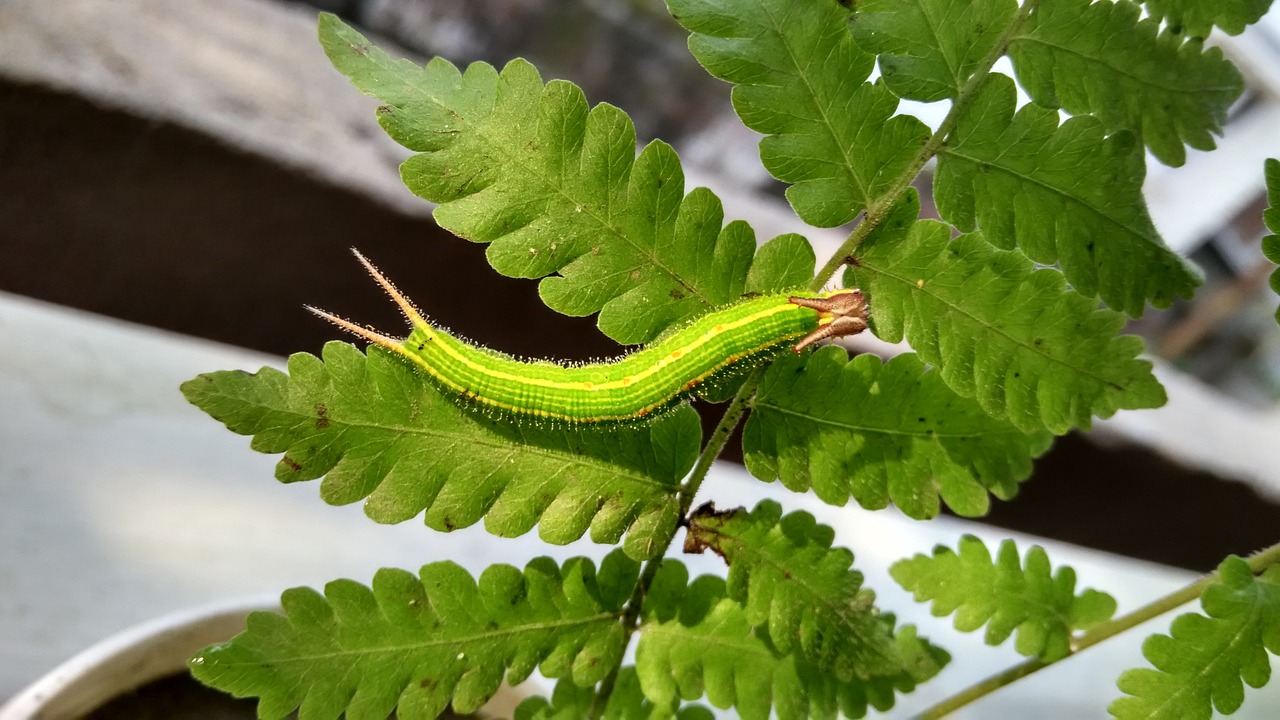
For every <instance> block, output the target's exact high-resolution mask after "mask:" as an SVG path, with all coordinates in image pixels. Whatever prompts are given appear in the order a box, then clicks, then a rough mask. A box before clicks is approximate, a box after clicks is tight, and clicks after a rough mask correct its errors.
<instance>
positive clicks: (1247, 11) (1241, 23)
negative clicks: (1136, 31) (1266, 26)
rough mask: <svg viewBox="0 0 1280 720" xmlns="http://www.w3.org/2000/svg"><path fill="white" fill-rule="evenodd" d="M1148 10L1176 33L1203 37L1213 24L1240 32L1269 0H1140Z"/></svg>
mask: <svg viewBox="0 0 1280 720" xmlns="http://www.w3.org/2000/svg"><path fill="white" fill-rule="evenodd" d="M1142 4H1143V5H1145V6H1146V8H1147V12H1148V13H1149V14H1150V15H1151V16H1152V17H1154V18H1156V19H1158V20H1159V19H1163V20H1164V21H1165V22H1166V23H1168V24H1169V26H1170V27H1171V30H1172V31H1173V32H1175V33H1180V34H1183V35H1187V36H1188V37H1194V38H1206V37H1208V36H1209V31H1210V30H1212V29H1213V26H1214V25H1217V26H1218V27H1219V28H1222V30H1223V31H1224V32H1226V33H1227V34H1228V35H1239V34H1240V33H1242V32H1244V29H1245V27H1246V26H1249V25H1252V24H1254V23H1256V22H1258V20H1260V19H1261V18H1262V16H1263V15H1265V14H1267V10H1268V9H1270V7H1271V0H1143V2H1142Z"/></svg>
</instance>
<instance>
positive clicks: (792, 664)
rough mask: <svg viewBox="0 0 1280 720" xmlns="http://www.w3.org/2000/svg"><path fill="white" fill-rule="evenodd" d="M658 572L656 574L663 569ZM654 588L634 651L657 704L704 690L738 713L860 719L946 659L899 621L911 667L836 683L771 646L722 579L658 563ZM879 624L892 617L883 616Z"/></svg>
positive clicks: (899, 639)
mask: <svg viewBox="0 0 1280 720" xmlns="http://www.w3.org/2000/svg"><path fill="white" fill-rule="evenodd" d="M664 575H665V577H662V576H664ZM659 576H660V577H659V578H658V584H657V587H660V588H661V589H662V591H661V592H660V593H658V594H653V593H651V594H650V595H649V596H648V597H647V598H646V599H645V608H646V610H645V616H646V619H645V622H644V624H643V625H641V628H640V632H641V637H640V643H639V645H638V646H637V648H636V671H637V673H638V674H639V676H640V684H641V687H643V688H644V692H645V695H646V696H647V697H648V698H650V699H651V700H653V701H655V702H671V701H674V699H675V698H684V699H686V700H692V699H696V698H699V697H702V696H703V695H704V694H705V696H706V698H707V701H708V702H710V703H711V704H712V705H714V706H715V707H719V708H730V707H732V708H734V709H735V710H736V711H737V713H738V716H739V717H742V718H745V719H746V720H755V719H760V720H764V719H765V718H768V717H770V711H771V710H772V712H773V713H774V715H775V716H776V717H778V718H779V719H780V720H799V719H802V718H809V717H814V718H832V717H835V715H836V713H837V711H838V712H841V713H843V714H844V716H845V717H851V718H860V717H863V716H865V715H866V713H867V708H868V707H869V706H870V707H874V708H876V709H878V710H887V709H889V708H891V707H893V704H894V700H895V693H906V692H911V691H912V690H914V689H915V687H916V685H918V684H919V683H922V682H924V681H925V680H928V679H929V678H931V677H933V676H934V675H936V674H937V672H938V671H939V670H940V669H941V668H942V666H943V665H945V664H946V663H947V661H948V660H949V659H950V656H948V655H947V653H946V652H945V651H943V650H941V649H939V648H936V647H934V646H932V645H930V644H929V643H928V642H927V641H925V640H922V639H920V638H919V637H917V636H916V633H915V628H914V627H911V626H904V627H902V628H900V629H898V630H897V631H896V633H895V641H896V643H897V650H898V653H899V654H900V656H901V657H902V658H903V659H904V660H905V661H906V666H907V667H908V668H909V669H908V670H906V671H903V672H902V673H899V674H897V675H894V676H886V677H876V678H872V679H870V680H857V679H855V680H853V681H850V682H842V681H840V680H839V679H837V678H836V677H835V676H833V675H831V674H829V673H825V672H823V671H822V670H821V669H819V668H818V667H817V666H815V665H813V664H812V663H809V662H808V661H806V660H804V659H803V658H802V656H801V655H800V654H796V653H793V654H790V655H788V654H785V653H782V652H781V651H779V650H778V649H777V647H776V645H775V644H774V643H773V642H772V641H771V640H770V639H769V636H768V632H767V631H766V630H765V629H764V628H762V627H753V626H752V623H751V621H750V620H749V618H748V616H747V610H746V609H745V608H744V607H743V606H742V605H740V604H739V603H737V602H735V601H734V600H732V599H729V598H728V597H726V596H725V584H724V581H723V580H721V579H720V578H717V577H711V576H703V577H700V578H698V579H697V580H695V581H694V582H693V583H692V584H688V585H686V580H687V577H688V575H687V571H685V569H684V566H683V565H680V564H678V563H674V562H671V561H666V562H664V563H663V566H662V569H661V570H660V571H659ZM883 621H884V622H886V623H890V630H892V626H891V623H892V619H891V618H890V617H889V616H885V617H884V619H883Z"/></svg>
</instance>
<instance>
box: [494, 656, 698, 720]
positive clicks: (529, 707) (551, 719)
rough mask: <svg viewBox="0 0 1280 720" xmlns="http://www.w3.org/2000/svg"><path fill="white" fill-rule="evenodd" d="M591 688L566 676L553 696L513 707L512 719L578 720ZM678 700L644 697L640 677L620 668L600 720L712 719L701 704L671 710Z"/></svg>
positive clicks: (585, 709) (587, 706) (631, 669)
mask: <svg viewBox="0 0 1280 720" xmlns="http://www.w3.org/2000/svg"><path fill="white" fill-rule="evenodd" d="M595 696H596V689H595V688H594V687H581V686H579V685H577V684H576V683H574V682H573V681H572V680H570V679H568V678H562V679H561V680H559V681H558V682H557V683H556V689H555V693H554V695H552V697H551V701H550V702H548V701H547V700H546V699H545V698H540V697H531V698H529V699H527V700H525V701H524V702H522V703H520V706H519V707H517V708H516V713H515V720H582V718H585V717H589V715H588V713H589V711H590V709H591V703H592V701H593V700H595ZM678 704H679V701H674V702H673V703H670V704H655V703H653V702H652V701H650V700H649V699H648V698H646V697H645V696H644V691H643V690H641V689H640V678H639V677H637V676H636V669H635V668H634V667H631V666H626V667H624V668H622V670H621V672H619V673H618V680H617V683H615V684H614V686H613V692H612V693H611V694H610V695H609V703H608V705H606V706H605V709H604V715H602V716H601V718H602V720H669V719H671V718H674V719H675V720H714V718H715V716H714V715H713V714H712V713H711V711H710V710H708V709H707V708H705V707H703V706H702V705H685V706H683V707H681V708H679V710H676V709H675V705H678Z"/></svg>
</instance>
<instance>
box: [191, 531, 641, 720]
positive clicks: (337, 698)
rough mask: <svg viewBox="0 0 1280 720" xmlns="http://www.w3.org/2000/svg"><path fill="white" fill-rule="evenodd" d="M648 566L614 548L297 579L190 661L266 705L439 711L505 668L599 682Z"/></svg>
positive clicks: (490, 686) (516, 675)
mask: <svg viewBox="0 0 1280 720" xmlns="http://www.w3.org/2000/svg"><path fill="white" fill-rule="evenodd" d="M638 570H639V566H638V565H637V564H636V563H635V562H634V561H632V560H630V559H628V558H626V556H624V555H623V554H622V553H621V552H617V551H615V552H614V553H612V554H611V555H610V556H609V557H608V558H606V559H605V560H604V561H603V563H602V565H601V571H600V574H599V577H597V575H596V571H595V566H594V565H592V563H591V561H590V560H587V559H585V558H576V559H573V560H569V561H567V562H566V563H565V564H564V565H563V567H557V566H556V564H555V562H554V561H552V560H551V559H550V558H538V559H536V560H534V561H532V562H530V563H529V565H528V566H526V567H525V569H524V572H521V571H520V570H519V569H517V568H514V567H511V566H510V565H493V566H491V567H489V568H488V569H487V570H485V571H484V573H483V574H482V575H481V576H480V579H479V582H478V583H477V581H476V580H473V579H472V577H471V575H469V574H468V573H467V571H466V570H463V569H462V568H461V567H459V566H458V565H455V564H454V563H451V562H438V563H432V564H430V565H426V566H423V568H422V570H421V573H420V574H419V575H418V576H414V575H413V574H412V573H409V572H406V571H403V570H392V569H382V570H379V571H378V573H377V574H376V575H374V578H373V586H372V588H369V587H365V586H364V585H361V584H359V583H356V582H354V581H351V580H335V581H333V582H331V583H329V584H328V585H327V586H325V593H324V595H321V594H320V593H318V592H316V591H314V590H312V589H310V588H294V589H292V590H287V591H285V593H284V594H283V595H282V596H281V602H282V604H283V606H284V615H277V614H275V613H267V612H258V613H254V614H252V615H250V616H249V621H248V627H247V629H246V630H245V631H244V632H243V633H241V634H240V635H237V636H236V637H235V638H233V639H232V640H231V641H230V642H227V643H224V644H221V645H214V646H213V647H210V648H207V649H206V650H204V651H203V652H201V653H200V654H199V655H197V656H196V657H195V658H194V659H192V661H191V670H192V673H193V674H194V675H195V676H196V678H197V679H199V680H200V681H201V682H203V683H205V684H207V685H210V686H212V687H215V688H218V689H221V690H224V691H227V692H230V693H232V694H234V695H236V696H240V697H243V696H257V697H259V698H260V700H259V705H258V715H259V717H263V718H278V717H284V716H285V715H287V714H288V713H290V712H292V711H293V710H295V709H298V710H299V713H300V715H301V716H302V717H307V718H309V717H337V716H338V715H339V714H341V713H345V716H346V717H348V718H351V719H352V720H356V719H357V718H379V719H381V718H386V717H388V716H389V715H390V714H391V712H392V711H393V710H394V711H395V713H396V716H397V717H399V718H402V719H404V720H409V719H411V718H434V717H436V716H437V715H439V714H440V712H441V711H443V710H444V708H445V707H446V706H448V705H450V704H452V706H453V708H454V709H455V710H457V711H459V712H464V713H465V712H472V711H474V710H476V709H477V708H479V707H480V706H481V705H482V704H483V703H484V702H485V701H486V700H488V699H489V698H490V697H491V696H492V695H493V694H494V692H496V691H497V689H498V687H499V685H500V684H501V683H502V679H503V676H504V675H505V676H506V678H507V681H508V682H510V683H512V684H515V683H518V682H520V681H522V680H523V679H524V678H526V677H528V676H529V674H530V673H532V672H533V671H534V669H540V670H541V671H542V673H543V674H544V675H547V676H548V677H567V676H572V677H573V678H574V680H575V682H577V683H579V684H584V685H590V684H593V683H595V682H598V681H599V680H600V679H601V677H602V676H603V675H604V674H605V673H607V672H608V671H609V669H610V668H611V667H612V665H613V664H614V663H616V662H617V661H618V660H619V659H620V657H621V654H622V650H623V638H624V634H623V632H622V626H621V624H620V623H618V618H619V617H620V616H621V609H622V605H623V604H624V603H625V601H626V598H627V597H628V596H629V594H630V592H631V586H632V584H633V583H634V582H635V580H636V578H637V576H638V574H639V573H638Z"/></svg>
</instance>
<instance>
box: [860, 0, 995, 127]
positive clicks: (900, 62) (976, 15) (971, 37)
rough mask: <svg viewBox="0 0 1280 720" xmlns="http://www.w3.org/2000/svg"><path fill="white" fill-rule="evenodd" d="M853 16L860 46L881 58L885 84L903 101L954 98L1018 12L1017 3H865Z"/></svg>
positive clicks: (971, 0)
mask: <svg viewBox="0 0 1280 720" xmlns="http://www.w3.org/2000/svg"><path fill="white" fill-rule="evenodd" d="M857 10H858V11H857V13H855V14H854V16H853V24H852V28H853V37H854V39H855V40H856V41H857V43H858V46H859V47H861V48H863V49H864V50H867V51H868V52H872V53H875V54H876V55H878V56H879V63H880V73H881V76H882V77H883V78H884V83H885V85H886V86H888V88H889V89H890V90H892V91H893V92H894V94H896V95H897V96H898V97H901V98H908V99H911V100H919V101H921V102H935V101H938V100H945V99H947V98H954V97H955V96H956V95H958V94H959V92H960V88H962V87H964V84H965V82H966V81H967V80H968V79H969V77H970V76H971V75H972V74H973V72H974V71H975V70H976V69H978V67H979V65H980V64H981V61H982V60H983V59H984V58H985V57H986V56H987V54H988V53H990V52H991V51H992V50H993V49H994V48H995V46H996V42H997V41H998V40H999V39H1000V35H1001V34H1002V33H1003V32H1004V31H1005V29H1006V28H1007V27H1008V25H1009V23H1010V21H1011V20H1013V18H1014V16H1015V14H1016V13H1017V11H1018V3H1017V2H1016V0H982V1H981V2H974V0H916V1H915V2H910V3H905V2H902V0H861V1H860V2H858V3H857Z"/></svg>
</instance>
